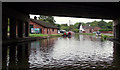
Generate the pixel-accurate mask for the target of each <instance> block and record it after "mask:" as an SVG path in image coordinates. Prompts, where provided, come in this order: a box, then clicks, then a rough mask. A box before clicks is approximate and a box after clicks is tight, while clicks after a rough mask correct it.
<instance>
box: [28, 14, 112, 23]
mask: <svg viewBox="0 0 120 70" xmlns="http://www.w3.org/2000/svg"><path fill="white" fill-rule="evenodd" d="M34 16H36V17H39V15H30V18H34ZM53 17H54V20H55V21H56V22H55V23H56V24H69V23H70V24H75V23H76V22H84V23H87V22H92V21H95V20H96V21H100V20H101V19H88V18H74V17H58V16H53ZM104 21H106V22H109V21H112V20H104Z"/></svg>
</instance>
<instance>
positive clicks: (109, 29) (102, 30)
mask: <svg viewBox="0 0 120 70" xmlns="http://www.w3.org/2000/svg"><path fill="white" fill-rule="evenodd" d="M99 31H112V29H100V30H99Z"/></svg>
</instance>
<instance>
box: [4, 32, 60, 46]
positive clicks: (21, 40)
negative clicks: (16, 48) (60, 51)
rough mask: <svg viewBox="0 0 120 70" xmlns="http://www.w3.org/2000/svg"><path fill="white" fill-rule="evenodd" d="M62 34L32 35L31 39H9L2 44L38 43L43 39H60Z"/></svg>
mask: <svg viewBox="0 0 120 70" xmlns="http://www.w3.org/2000/svg"><path fill="white" fill-rule="evenodd" d="M60 36H62V35H61V34H52V35H47V34H46V35H42V34H30V37H25V38H15V39H7V40H4V41H2V44H12V43H20V42H29V41H36V40H41V39H48V38H52V37H60Z"/></svg>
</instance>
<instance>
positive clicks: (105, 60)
mask: <svg viewBox="0 0 120 70" xmlns="http://www.w3.org/2000/svg"><path fill="white" fill-rule="evenodd" d="M3 46H4V47H3V50H2V54H3V58H2V59H3V70H4V69H5V70H6V69H8V70H9V69H12V70H13V69H15V70H19V69H20V70H22V69H26V70H27V69H31V70H34V69H42V70H43V69H46V70H54V69H55V70H81V69H85V70H91V69H94V70H119V69H120V51H119V50H120V48H119V46H120V45H119V44H117V43H113V42H111V41H102V40H101V39H100V38H98V37H95V36H87V35H75V36H74V37H71V38H68V37H66V38H62V37H59V38H50V39H44V40H40V41H34V42H28V43H19V44H14V45H3Z"/></svg>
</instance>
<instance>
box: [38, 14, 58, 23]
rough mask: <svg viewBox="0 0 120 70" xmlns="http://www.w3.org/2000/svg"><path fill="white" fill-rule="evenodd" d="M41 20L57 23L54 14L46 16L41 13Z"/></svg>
mask: <svg viewBox="0 0 120 70" xmlns="http://www.w3.org/2000/svg"><path fill="white" fill-rule="evenodd" d="M38 18H39V20H42V21H46V22H49V23H51V24H55V22H56V21H55V20H54V17H53V16H44V15H40V16H39V17H38Z"/></svg>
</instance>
